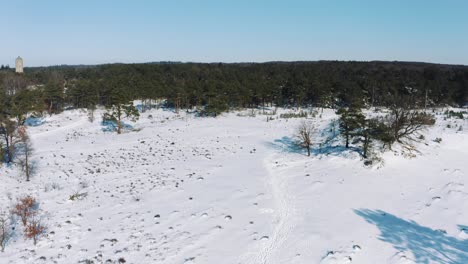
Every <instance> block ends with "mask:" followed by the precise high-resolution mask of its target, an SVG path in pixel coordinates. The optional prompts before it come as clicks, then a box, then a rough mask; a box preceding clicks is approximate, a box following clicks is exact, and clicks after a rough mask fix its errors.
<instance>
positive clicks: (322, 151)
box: [266, 137, 361, 156]
mask: <svg viewBox="0 0 468 264" xmlns="http://www.w3.org/2000/svg"><path fill="white" fill-rule="evenodd" d="M266 145H267V146H268V147H271V148H273V149H275V150H277V151H281V152H287V153H296V154H304V155H306V154H307V150H306V149H305V148H301V147H300V146H299V145H298V144H297V142H296V140H294V139H293V138H291V137H282V138H280V139H275V140H274V141H273V142H266ZM348 152H356V153H359V154H360V153H361V150H360V149H359V148H356V147H349V148H345V147H344V146H341V145H328V144H320V145H315V146H312V148H311V149H310V153H311V154H312V155H334V156H343V153H348Z"/></svg>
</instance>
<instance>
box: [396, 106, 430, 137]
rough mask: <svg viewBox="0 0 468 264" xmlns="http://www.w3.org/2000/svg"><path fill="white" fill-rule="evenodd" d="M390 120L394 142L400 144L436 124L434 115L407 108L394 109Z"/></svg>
mask: <svg viewBox="0 0 468 264" xmlns="http://www.w3.org/2000/svg"><path fill="white" fill-rule="evenodd" d="M388 119H389V125H390V129H391V132H392V137H393V140H394V141H397V142H399V143H402V139H405V138H406V139H411V138H412V136H413V135H414V134H416V133H417V132H419V131H420V130H422V129H423V128H424V127H425V126H430V125H434V123H435V119H434V117H433V116H432V115H430V114H427V113H424V112H418V111H415V110H410V109H406V108H393V109H392V112H391V113H390V115H389V117H388Z"/></svg>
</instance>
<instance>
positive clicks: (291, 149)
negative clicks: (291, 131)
mask: <svg viewBox="0 0 468 264" xmlns="http://www.w3.org/2000/svg"><path fill="white" fill-rule="evenodd" d="M266 145H267V146H268V147H271V148H273V149H276V150H278V151H281V152H288V153H298V154H301V153H305V149H303V148H301V147H299V146H298V145H297V144H296V141H295V140H294V139H293V138H290V137H282V138H280V139H275V140H274V141H273V142H266Z"/></svg>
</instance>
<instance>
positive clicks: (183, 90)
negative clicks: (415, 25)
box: [0, 61, 468, 113]
mask: <svg viewBox="0 0 468 264" xmlns="http://www.w3.org/2000/svg"><path fill="white" fill-rule="evenodd" d="M11 74H12V72H11V71H5V70H4V71H0V78H1V79H2V80H0V84H1V85H2V86H3V89H8V88H7V87H6V86H8V85H9V84H8V81H5V79H6V80H9V79H11V78H12V77H11V76H10V75H11ZM17 78H18V76H17ZM22 78H24V83H25V84H27V85H36V86H38V87H41V89H39V90H40V91H41V93H42V94H41V98H42V100H43V101H44V108H45V109H46V110H47V111H49V112H57V111H61V110H62V109H63V108H64V107H65V106H70V107H77V108H82V107H85V108H87V107H91V106H93V105H96V104H99V105H107V106H108V105H112V104H113V103H114V101H115V100H116V98H115V97H116V96H115V95H116V94H118V95H119V97H122V96H123V97H125V100H133V99H143V100H148V99H160V98H167V99H168V103H169V106H173V107H176V108H191V107H195V106H203V107H205V109H208V110H209V111H213V112H215V113H216V112H221V111H224V110H226V109H228V108H230V107H258V106H264V105H275V106H281V107H290V106H293V107H297V106H310V105H312V106H321V107H333V108H339V107H344V106H349V105H350V104H351V103H352V102H356V101H359V102H360V103H361V104H362V105H364V106H392V105H395V104H398V103H401V102H405V104H407V105H410V106H411V107H414V108H421V107H426V106H428V107H430V106H439V105H454V106H460V105H463V104H465V103H466V102H467V101H468V67H467V66H455V65H437V64H425V63H410V62H337V61H319V62H270V63H235V64H224V63H212V64H207V63H152V64H151V63H149V64H110V65H99V66H55V67H43V68H26V69H25V74H24V76H22ZM9 82H10V83H11V80H9ZM36 88H37V87H36ZM35 96H36V98H39V97H37V96H38V95H35Z"/></svg>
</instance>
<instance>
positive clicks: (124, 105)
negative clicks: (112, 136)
mask: <svg viewBox="0 0 468 264" xmlns="http://www.w3.org/2000/svg"><path fill="white" fill-rule="evenodd" d="M109 102H110V103H109V105H108V106H107V108H108V112H107V113H105V114H104V120H110V121H112V122H115V123H116V126H117V134H121V133H122V125H123V123H122V119H124V118H129V119H130V120H132V121H136V120H138V118H139V117H140V113H139V112H138V109H137V108H136V107H135V106H134V105H133V100H131V99H130V96H129V95H128V93H127V92H126V91H125V90H124V89H122V88H116V89H113V90H112V91H111V96H110V98H109Z"/></svg>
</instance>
